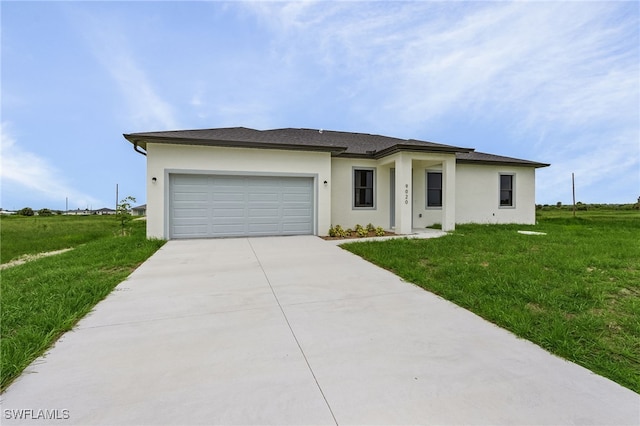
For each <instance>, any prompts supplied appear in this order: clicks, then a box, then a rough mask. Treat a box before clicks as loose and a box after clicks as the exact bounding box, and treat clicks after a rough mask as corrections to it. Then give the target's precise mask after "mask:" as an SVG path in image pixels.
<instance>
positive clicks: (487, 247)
mask: <svg viewBox="0 0 640 426" xmlns="http://www.w3.org/2000/svg"><path fill="white" fill-rule="evenodd" d="M539 214H540V216H539V218H538V220H539V223H538V225H536V226H522V225H462V226H457V228H456V231H455V232H453V233H451V234H449V235H447V236H445V237H442V238H438V239H431V240H408V239H396V240H391V241H384V242H358V243H353V244H347V245H344V246H343V247H344V248H345V249H347V250H349V251H351V252H353V253H355V254H358V255H360V256H362V257H364V258H365V259H367V260H369V261H371V262H373V263H376V264H378V265H380V266H382V267H384V268H386V269H389V270H391V271H393V272H394V273H396V274H397V275H399V276H401V277H403V278H404V279H406V280H408V281H410V282H413V283H415V284H417V285H419V286H421V287H423V288H424V289H426V290H429V291H431V292H433V293H436V294H438V295H440V296H442V297H444V298H446V299H448V300H450V301H452V302H454V303H456V304H457V305H459V306H462V307H464V308H466V309H469V310H470V311H472V312H474V313H476V314H478V315H480V316H482V317H483V318H485V319H487V320H489V321H491V322H493V323H495V324H497V325H499V326H501V327H503V328H506V329H508V330H510V331H512V332H513V333H515V334H516V335H518V336H520V337H523V338H525V339H528V340H530V341H532V342H534V343H536V344H538V345H540V346H541V347H543V348H545V349H547V350H549V351H550V352H552V353H555V354H557V355H559V356H561V357H563V358H566V359H568V360H571V361H573V362H575V363H577V364H580V365H582V366H584V367H586V368H588V369H590V370H592V371H593V372H595V373H597V374H600V375H603V376H605V377H608V378H610V379H612V380H614V381H616V382H617V383H619V384H621V385H623V386H626V387H628V388H629V389H632V390H633V391H635V392H640V320H639V318H640V213H639V212H638V211H624V212H620V211H597V212H578V214H577V218H573V217H572V213H571V212H570V211H569V212H567V211H556V212H554V211H550V212H540V213H539ZM517 230H535V231H541V232H546V233H547V235H522V234H518V233H517Z"/></svg>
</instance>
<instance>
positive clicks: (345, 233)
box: [343, 228, 353, 237]
mask: <svg viewBox="0 0 640 426" xmlns="http://www.w3.org/2000/svg"><path fill="white" fill-rule="evenodd" d="M351 234H353V229H351V228H347V230H346V231H344V235H343V236H344V237H350V236H351Z"/></svg>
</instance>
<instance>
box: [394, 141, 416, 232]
mask: <svg viewBox="0 0 640 426" xmlns="http://www.w3.org/2000/svg"><path fill="white" fill-rule="evenodd" d="M412 194H413V189H412V179H411V157H410V156H409V155H407V154H405V153H402V152H401V153H400V154H399V155H398V159H397V160H396V234H411V231H412V229H411V218H412V214H411V207H412V204H413V203H412V199H413V196H412Z"/></svg>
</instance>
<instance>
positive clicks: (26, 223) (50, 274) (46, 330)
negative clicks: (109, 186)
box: [0, 217, 164, 390]
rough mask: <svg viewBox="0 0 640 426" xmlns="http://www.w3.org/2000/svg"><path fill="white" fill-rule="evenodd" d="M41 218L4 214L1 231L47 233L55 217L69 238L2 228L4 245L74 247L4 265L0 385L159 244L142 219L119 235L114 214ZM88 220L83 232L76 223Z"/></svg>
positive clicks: (34, 249)
mask: <svg viewBox="0 0 640 426" xmlns="http://www.w3.org/2000/svg"><path fill="white" fill-rule="evenodd" d="M40 219H45V218H40ZM46 219H47V220H42V221H35V220H33V218H12V219H11V220H10V221H5V219H2V227H3V231H4V230H5V225H6V224H11V225H12V226H13V225H15V226H13V228H14V229H21V230H22V233H20V232H13V233H10V235H12V238H21V237H22V236H23V235H25V233H29V232H32V231H33V232H36V233H38V232H44V233H46V232H48V231H50V230H51V229H52V228H56V227H58V225H59V227H61V228H66V227H69V228H70V229H72V231H71V233H70V235H69V236H68V238H67V237H65V235H66V234H65V233H64V232H57V231H56V232H54V233H53V234H52V236H51V240H52V241H49V242H47V241H42V242H41V243H40V242H38V240H31V239H30V238H29V237H28V236H25V238H26V239H27V240H29V241H32V244H31V245H29V244H21V243H18V244H14V243H15V241H7V240H6V239H5V238H7V237H6V235H8V234H5V233H4V232H3V237H2V245H3V247H2V249H3V251H4V250H5V245H6V246H8V247H16V246H18V247H19V248H16V249H14V250H13V253H17V254H22V253H25V252H26V253H33V252H39V251H43V250H54V249H57V248H62V246H61V244H62V245H63V246H64V247H74V249H73V250H71V251H68V252H66V253H62V254H58V255H55V256H51V257H46V258H41V259H38V260H34V261H32V262H28V263H25V264H23V265H18V266H13V267H10V268H7V269H4V270H3V271H2V310H1V312H0V321H1V323H0V324H1V326H2V328H1V329H0V350H1V355H2V356H1V359H0V390H4V389H6V387H7V386H8V385H9V384H10V383H11V381H12V380H13V379H15V378H16V377H17V376H18V375H19V374H20V373H21V372H22V370H24V368H25V367H27V366H28V365H29V364H30V363H31V362H32V361H33V360H34V359H36V358H37V357H38V356H40V355H42V353H44V352H45V351H46V350H47V348H48V347H49V346H50V345H51V344H52V343H53V342H55V341H56V339H58V337H59V336H60V335H61V334H62V333H64V332H65V331H68V330H70V329H71V328H73V326H74V325H75V324H76V323H77V322H78V320H80V318H82V317H83V316H84V315H86V314H87V313H88V312H89V311H91V309H92V308H93V307H94V306H95V304H96V303H98V302H99V301H100V300H102V299H103V298H104V297H105V296H107V295H108V294H109V293H110V292H111V291H112V290H113V288H114V287H115V286H116V285H117V284H118V283H120V282H121V281H123V280H124V279H125V278H126V277H127V276H128V275H129V274H130V273H131V272H132V271H133V270H134V269H135V268H137V267H138V266H139V265H140V264H141V263H142V262H144V261H145V260H146V259H147V258H148V257H149V256H151V255H152V254H153V253H154V252H155V251H156V250H158V249H159V248H160V247H161V246H162V244H164V241H161V240H147V239H146V236H145V223H144V222H135V221H134V222H132V224H131V227H132V229H131V235H128V236H124V237H123V236H117V234H118V230H119V228H118V224H117V222H116V221H115V218H113V217H110V218H95V217H94V218H82V217H77V218H68V217H52V218H46ZM107 219H108V220H107ZM57 220H60V222H57ZM88 223H91V224H95V226H96V228H95V229H86V232H81V231H79V230H78V229H84V228H83V227H84V226H85V225H86V224H88ZM44 224H46V225H47V226H46V227H44V226H43V225H44ZM74 224H76V225H77V227H75V226H74ZM34 227H35V229H33V228H34ZM79 242H82V243H83V244H80V243H79ZM34 245H35V246H36V247H33V246H34ZM43 247H44V248H43ZM12 256H15V255H12ZM9 258H10V257H9Z"/></svg>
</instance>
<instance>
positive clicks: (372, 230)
mask: <svg viewBox="0 0 640 426" xmlns="http://www.w3.org/2000/svg"><path fill="white" fill-rule="evenodd" d="M375 230H376V227H375V226H373V223H368V224H367V232H375Z"/></svg>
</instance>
